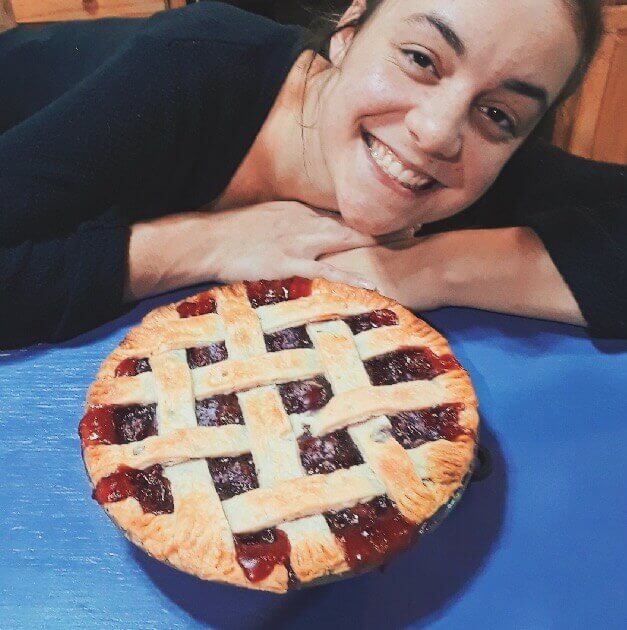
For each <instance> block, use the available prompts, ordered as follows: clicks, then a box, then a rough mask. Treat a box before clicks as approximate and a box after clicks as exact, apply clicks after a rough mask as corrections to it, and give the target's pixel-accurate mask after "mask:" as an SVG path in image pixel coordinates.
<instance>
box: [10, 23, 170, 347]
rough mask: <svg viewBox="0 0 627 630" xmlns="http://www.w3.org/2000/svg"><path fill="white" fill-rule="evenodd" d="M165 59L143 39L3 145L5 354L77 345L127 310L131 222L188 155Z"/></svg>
mask: <svg viewBox="0 0 627 630" xmlns="http://www.w3.org/2000/svg"><path fill="white" fill-rule="evenodd" d="M161 48H162V44H161V43H160V42H159V41H156V40H154V39H152V38H150V37H147V36H145V35H140V36H133V37H132V38H131V39H129V40H127V41H125V42H123V43H122V45H121V46H120V47H119V48H118V49H117V50H115V51H114V52H113V53H112V54H111V55H110V56H109V57H108V58H107V59H106V60H104V61H103V63H101V64H100V65H99V66H98V67H97V68H95V69H94V71H93V72H91V73H90V74H89V75H88V76H86V77H84V78H83V79H82V80H81V81H79V82H78V83H76V85H74V86H73V87H72V88H71V89H69V90H67V91H66V92H64V93H63V94H62V95H61V96H59V97H58V98H57V99H55V100H53V101H51V102H50V103H48V104H46V105H45V106H43V107H42V108H41V109H39V110H38V111H37V112H35V113H33V114H32V115H30V116H28V117H27V118H25V119H23V120H22V121H21V122H19V123H18V124H16V125H14V126H12V127H10V128H9V129H8V130H6V131H5V132H4V133H2V134H1V135H0V321H1V322H2V324H1V326H0V347H16V346H21V345H25V344H29V343H34V342H40V341H48V342H50V341H59V340H62V339H67V338H69V337H71V336H74V335H76V334H79V333H81V332H83V331H85V330H87V329H88V328H91V327H94V326H96V325H98V324H101V323H102V322H104V321H106V320H108V319H111V318H113V317H115V316H117V315H119V314H120V313H121V312H122V311H123V310H124V306H123V303H122V295H123V287H124V281H125V277H126V264H127V249H128V236H129V227H128V224H129V223H130V222H132V221H131V214H132V212H131V211H132V208H133V207H134V206H135V205H140V204H141V202H142V200H144V199H145V198H147V197H148V195H152V196H153V198H154V196H155V195H159V194H160V191H161V190H162V187H163V186H165V185H167V182H168V180H169V177H168V174H169V173H168V167H169V165H168V163H167V156H168V155H173V154H176V153H175V148H174V147H173V143H174V138H175V135H176V134H175V118H174V109H175V108H174V106H173V100H174V99H173V90H174V86H173V85H172V81H173V79H172V77H173V76H174V73H172V72H171V71H170V70H168V69H167V68H166V64H167V63H168V60H169V56H168V55H167V54H165V55H164V54H161ZM50 70H51V72H54V68H51V69H50ZM0 106H1V105H0ZM121 208H125V211H124V212H122V211H121V210H120V209H121Z"/></svg>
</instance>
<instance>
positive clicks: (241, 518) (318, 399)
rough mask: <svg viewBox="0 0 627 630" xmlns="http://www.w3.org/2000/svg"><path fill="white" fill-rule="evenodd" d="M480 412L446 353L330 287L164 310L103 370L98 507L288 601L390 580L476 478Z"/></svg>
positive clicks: (84, 436)
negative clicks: (315, 589) (329, 584)
mask: <svg viewBox="0 0 627 630" xmlns="http://www.w3.org/2000/svg"><path fill="white" fill-rule="evenodd" d="M477 429H478V416H477V405H476V400H475V396H474V392H473V388H472V385H471V383H470V380H469V378H468V376H467V374H466V372H465V371H464V370H463V369H462V368H461V367H460V365H459V364H458V362H457V361H456V360H455V358H454V357H453V356H452V355H451V353H450V349H449V347H448V345H447V343H446V341H445V340H444V339H443V338H442V337H441V336H440V335H439V334H438V333H437V332H436V331H434V330H433V329H432V328H431V327H430V326H428V325H427V324H425V323H424V322H423V321H421V320H420V319H418V318H416V317H415V316H414V315H413V314H412V313H410V312H409V311H407V310H406V309H404V308H403V307H401V306H400V305H399V304H398V303H396V302H394V301H393V300H390V299H388V298H385V297H383V296H381V295H379V294H378V293H375V292H372V291H366V290H363V289H356V288H353V287H349V286H346V285H342V284H334V283H330V282H327V281H326V280H321V279H316V280H313V281H311V280H305V279H303V278H291V279H289V280H284V281H279V280H273V281H263V280H262V281H258V282H245V283H239V284H235V285H231V286H225V287H220V288H214V289H211V290H210V291H207V292H204V293H200V294H198V295H196V296H194V297H191V298H189V299H187V300H185V301H183V302H180V303H178V304H172V305H170V306H166V307H162V308H158V309H156V310H155V311H153V312H151V313H150V314H148V315H147V316H146V317H145V318H144V320H143V321H142V323H141V325H139V326H138V327H136V328H135V329H133V330H132V331H131V332H130V333H129V334H128V335H127V337H126V338H125V339H124V341H123V342H122V343H121V344H120V346H119V347H118V348H116V349H115V350H114V351H113V352H112V353H111V355H109V357H108V358H107V359H106V360H105V361H104V363H103V364H102V366H101V368H100V370H99V372H98V376H97V379H96V381H95V382H94V383H93V384H92V386H91V388H90V390H89V393H88V396H87V406H86V410H85V415H84V417H83V419H82V420H81V423H80V427H79V433H80V437H81V443H82V447H83V457H84V460H85V465H86V468H87V472H88V474H89V476H90V478H91V481H92V483H93V485H94V491H93V496H94V498H95V499H96V500H97V501H98V502H99V503H100V504H101V505H102V506H103V507H104V508H105V510H106V511H107V512H108V514H109V516H110V517H111V518H112V519H113V520H114V521H115V522H116V523H117V524H118V525H119V526H120V527H121V528H122V530H123V531H124V532H125V534H126V536H127V537H128V538H130V539H131V540H132V541H133V542H134V543H136V544H137V545H139V546H140V547H142V548H143V549H144V550H146V551H147V552H148V553H149V554H151V555H152V556H154V557H155V558H158V559H159V560H163V561H165V562H168V563H169V564H171V565H173V566H175V567H177V568H179V569H181V570H183V571H187V572H189V573H192V574H194V575H197V576H198V577H200V578H203V579H206V580H216V581H221V582H229V583H231V584H236V585H239V586H246V587H250V588H259V589H265V590H270V591H276V592H284V591H286V590H288V589H290V588H295V587H298V586H299V585H303V584H307V583H310V582H312V581H313V582H314V583H317V582H321V581H324V580H325V579H328V578H330V577H333V576H338V575H341V574H347V575H349V574H354V573H357V572H360V571H363V570H367V569H370V568H372V567H374V566H376V565H378V564H381V563H382V562H384V561H385V560H387V558H388V557H389V556H390V555H391V554H392V553H394V552H397V551H399V550H401V549H404V548H406V547H407V546H408V545H409V544H410V542H411V541H412V539H414V538H415V537H416V536H417V535H419V534H421V533H424V532H425V531H427V530H428V529H429V528H430V527H431V526H432V525H433V524H434V523H435V522H436V521H437V520H439V519H440V518H441V517H442V516H443V514H445V513H446V511H447V508H450V507H451V506H452V504H453V503H454V502H455V501H456V500H457V498H458V497H459V495H460V494H461V491H462V489H463V487H464V485H465V483H466V481H467V480H468V477H469V474H470V472H471V468H472V463H473V460H474V452H475V446H476V440H477Z"/></svg>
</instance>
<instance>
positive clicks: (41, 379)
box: [0, 291, 627, 630]
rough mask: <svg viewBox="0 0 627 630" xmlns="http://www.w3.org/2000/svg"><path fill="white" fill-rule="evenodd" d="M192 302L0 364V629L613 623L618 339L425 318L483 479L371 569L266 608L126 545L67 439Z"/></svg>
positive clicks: (626, 382)
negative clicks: (162, 318) (158, 319)
mask: <svg viewBox="0 0 627 630" xmlns="http://www.w3.org/2000/svg"><path fill="white" fill-rule="evenodd" d="M189 293H190V291H187V292H179V293H177V294H171V295H169V296H165V297H160V298H158V299H154V300H148V301H145V302H143V303H142V304H140V305H139V306H137V307H136V308H135V309H134V310H133V311H132V312H130V313H128V314H127V315H126V316H124V317H123V318H121V319H119V320H116V321H115V322H112V323H109V324H106V325H105V326H103V327H101V328H99V329H97V330H95V331H92V332H90V333H88V334H85V335H82V336H81V337H79V338H77V339H75V340H72V341H71V342H67V343H61V344H58V345H54V346H37V347H34V348H29V349H25V350H19V351H14V352H4V353H2V352H0V403H1V406H0V436H1V439H0V462H1V464H2V469H1V473H0V474H1V481H0V541H1V545H0V628H2V629H3V630H4V629H7V628H40V627H45V628H56V627H60V628H87V627H89V626H92V625H95V626H96V627H99V628H197V627H214V628H257V627H272V628H282V627H290V628H314V627H315V628H318V627H320V626H322V627H327V628H388V627H389V628H398V627H412V628H422V627H429V628H446V629H447V630H448V629H451V628H468V627H471V628H475V627H481V628H498V629H507V628H568V629H572V628H586V629H588V628H625V627H627V603H626V598H625V588H626V586H627V563H626V554H625V551H626V537H625V525H626V523H627V520H626V518H625V517H626V509H625V508H626V499H625V497H626V487H625V485H626V484H625V467H624V461H625V454H624V452H625V445H626V444H627V440H626V438H627V422H626V420H627V418H626V415H627V414H626V407H627V405H626V402H627V343H626V342H623V341H596V342H595V341H593V340H591V339H590V338H588V337H587V336H586V334H585V333H584V332H583V331H580V330H579V329H577V328H574V327H570V326H564V325H559V324H550V323H547V322H539V321H533V320H525V319H521V318H515V317H507V316H500V315H495V314H490V313H481V312H477V311H470V310H462V309H444V310H441V311H437V312H433V313H430V314H427V316H426V318H427V319H428V320H429V321H430V322H431V323H432V324H433V325H434V326H435V327H436V328H438V329H439V330H441V331H442V332H443V333H444V334H445V335H446V336H447V337H448V339H449V341H450V343H451V346H452V348H453V351H454V352H455V353H456V355H457V356H458V358H459V359H460V361H461V362H462V364H463V365H464V366H465V367H466V369H467V370H468V371H469V373H470V375H471V377H472V380H473V382H474V385H475V388H476V390H477V394H478V397H479V400H480V405H481V418H482V433H481V441H482V443H483V444H484V445H486V446H487V447H488V448H489V449H490V451H491V452H492V457H493V460H494V468H493V472H492V475H491V476H490V477H489V478H488V479H486V480H485V481H483V482H481V483H475V484H472V485H471V486H470V488H469V489H468V491H467V493H466V495H465V496H464V498H463V499H462V501H461V503H460V505H459V507H458V508H456V510H454V512H453V513H452V514H451V515H450V516H449V518H448V519H447V520H446V521H445V522H444V523H443V524H442V525H441V527H440V528H439V529H438V530H437V531H436V532H434V533H433V534H431V535H429V536H426V537H424V538H423V539H422V540H421V541H420V542H419V544H418V545H417V546H416V547H414V548H413V549H412V550H411V551H409V552H407V553H405V554H404V555H402V556H400V557H399V558H397V559H395V560H394V561H393V562H391V563H390V565H389V566H388V567H387V568H386V570H385V571H384V572H379V571H375V572H372V573H370V574H366V575H363V576H361V577H358V578H355V579H352V580H347V581H344V582H339V583H336V584H332V585H328V586H324V587H319V588H315V589H309V590H304V591H300V592H295V593H291V594H289V595H286V596H277V595H273V594H267V593H258V592H253V591H246V590H240V589H236V588H234V587H229V586H224V585H217V584H211V583H205V582H202V581H200V580H197V579H196V578H192V577H190V576H188V575H185V574H183V573H180V572H178V571H176V570H174V569H171V568H169V567H166V566H165V565H162V564H161V563H159V562H157V561H155V560H153V559H151V558H150V557H148V556H147V555H145V554H144V553H143V552H142V551H140V550H139V549H136V548H135V547H134V546H133V545H131V544H130V543H129V542H127V541H126V539H125V538H124V537H123V536H122V535H121V534H120V532H119V531H118V530H117V528H116V527H115V526H114V525H113V524H112V523H111V522H110V521H109V519H108V518H107V516H106V515H105V513H104V512H103V511H102V510H101V509H100V507H99V506H98V505H97V504H96V503H95V502H94V501H92V499H91V498H90V487H89V484H88V481H87V477H86V475H85V472H84V469H83V464H82V460H81V456H80V447H79V442H78V438H77V431H76V428H77V424H78V421H79V419H80V416H81V412H82V408H83V402H84V397H85V393H86V389H87V387H88V385H89V383H90V382H91V381H92V380H93V378H94V375H95V372H96V370H97V368H98V366H99V364H100V362H101V361H102V359H103V358H104V357H105V356H106V354H108V353H109V352H110V351H111V350H112V349H113V348H114V347H115V346H116V345H117V344H118V343H119V341H120V340H121V339H122V338H123V336H124V334H125V333H126V331H127V330H128V328H129V327H131V326H133V325H135V324H136V323H138V322H139V320H140V318H141V317H142V316H143V315H144V314H145V313H146V312H147V311H148V310H150V309H151V308H154V307H155V306H156V305H158V304H163V303H167V302H170V301H172V300H173V299H180V298H181V297H183V296H184V295H185V294H189Z"/></svg>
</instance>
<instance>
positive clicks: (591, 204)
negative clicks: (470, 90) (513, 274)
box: [430, 140, 627, 337]
mask: <svg viewBox="0 0 627 630" xmlns="http://www.w3.org/2000/svg"><path fill="white" fill-rule="evenodd" d="M507 226H525V227H530V228H532V229H533V230H534V231H535V232H536V234H537V235H538V236H539V238H540V239H541V241H542V242H543V244H544V246H545V248H546V249H547V251H548V253H549V255H550V257H551V259H552V261H553V263H554V264H555V266H556V267H557V269H558V271H559V272H560V274H561V275H562V277H563V278H564V281H565V282H566V284H567V285H568V286H569V288H570V290H571V291H572V293H573V296H574V297H575V300H576V301H577V303H578V305H579V308H580V309H581V312H582V314H583V316H584V318H585V319H586V321H587V322H588V325H589V331H590V333H591V334H592V335H594V336H598V337H627V168H625V167H623V166H618V165H614V164H605V163H601V162H594V161H591V160H586V159H583V158H579V157H575V156H573V155H570V154H568V153H565V152H564V151H561V150H560V149H557V148H555V147H552V146H550V145H548V144H544V143H540V142H538V141H533V140H532V141H529V142H528V143H526V145H524V146H523V147H522V148H521V149H520V150H519V151H518V152H517V153H516V154H515V155H514V157H513V158H512V160H510V162H509V163H508V164H507V165H506V167H505V168H504V169H503V172H502V173H501V175H500V176H499V178H498V179H497V181H496V182H495V184H494V186H493V187H492V188H491V189H490V190H489V191H488V193H487V194H486V195H485V196H484V197H483V198H482V199H481V200H480V201H479V202H477V203H476V204H475V205H474V206H472V207H471V208H469V209H468V210H466V211H464V212H462V213H461V214H460V215H459V216H458V217H453V218H452V219H449V220H447V221H442V222H439V223H437V224H433V225H432V226H430V231H439V230H450V229H463V228H470V227H487V228H490V227H507Z"/></svg>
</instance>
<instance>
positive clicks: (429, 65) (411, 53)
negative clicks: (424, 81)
mask: <svg viewBox="0 0 627 630" xmlns="http://www.w3.org/2000/svg"><path fill="white" fill-rule="evenodd" d="M403 53H404V54H405V55H406V56H407V57H408V58H409V60H410V61H411V62H412V63H414V64H416V65H417V66H420V67H421V68H424V69H425V70H429V69H430V72H431V74H434V75H435V76H437V74H438V72H437V70H436V67H435V64H434V63H433V61H431V58H430V57H429V56H428V55H425V53H423V52H420V51H418V50H404V51H403Z"/></svg>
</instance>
